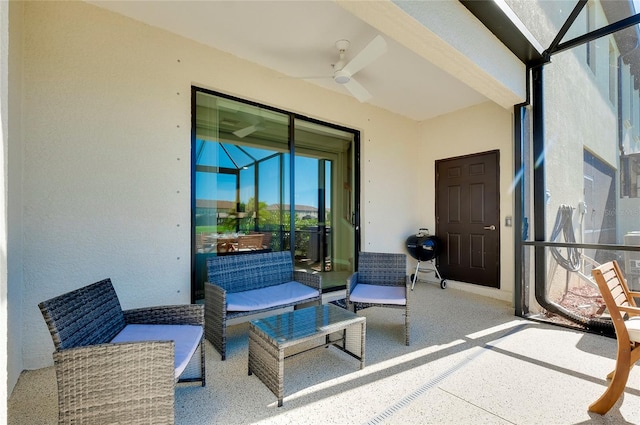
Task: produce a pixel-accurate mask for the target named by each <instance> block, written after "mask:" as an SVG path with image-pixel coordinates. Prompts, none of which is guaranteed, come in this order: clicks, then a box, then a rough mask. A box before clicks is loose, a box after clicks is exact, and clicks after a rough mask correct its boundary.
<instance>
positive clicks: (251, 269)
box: [207, 251, 293, 292]
mask: <svg viewBox="0 0 640 425" xmlns="http://www.w3.org/2000/svg"><path fill="white" fill-rule="evenodd" d="M207 279H208V282H210V283H215V284H216V285H219V286H221V287H222V288H224V289H225V290H226V291H227V292H241V291H247V290H250V289H259V288H265V287H267V286H273V285H278V284H280V283H285V282H290V281H292V280H293V259H292V257H291V253H290V252H289V251H279V252H266V253H261V254H241V255H224V256H217V257H209V258H207Z"/></svg>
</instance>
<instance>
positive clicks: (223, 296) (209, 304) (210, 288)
mask: <svg viewBox="0 0 640 425" xmlns="http://www.w3.org/2000/svg"><path fill="white" fill-rule="evenodd" d="M204 298H205V309H206V310H207V313H205V314H209V312H208V310H210V309H211V308H213V309H214V310H216V311H220V313H222V312H223V311H226V308H227V291H226V290H225V289H224V288H223V287H222V286H220V285H216V284H215V283H211V282H205V283H204Z"/></svg>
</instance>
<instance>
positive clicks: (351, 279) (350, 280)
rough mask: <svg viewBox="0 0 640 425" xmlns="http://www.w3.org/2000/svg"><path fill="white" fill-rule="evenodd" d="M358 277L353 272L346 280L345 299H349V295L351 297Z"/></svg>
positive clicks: (356, 273)
mask: <svg viewBox="0 0 640 425" xmlns="http://www.w3.org/2000/svg"><path fill="white" fill-rule="evenodd" d="M358 276H359V274H358V272H355V273H353V274H351V276H349V277H348V278H347V298H349V295H351V293H352V292H353V290H354V288H355V287H356V285H357V284H358Z"/></svg>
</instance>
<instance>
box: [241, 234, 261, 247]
mask: <svg viewBox="0 0 640 425" xmlns="http://www.w3.org/2000/svg"><path fill="white" fill-rule="evenodd" d="M262 237H263V236H262V233H253V234H251V235H240V236H238V249H262Z"/></svg>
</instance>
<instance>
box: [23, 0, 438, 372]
mask: <svg viewBox="0 0 640 425" xmlns="http://www.w3.org/2000/svg"><path fill="white" fill-rule="evenodd" d="M24 8H25V19H24V22H25V40H24V49H25V50H24V109H23V111H24V112H23V120H24V123H25V126H24V134H23V145H24V238H25V248H24V312H23V335H24V350H23V352H24V367H25V368H26V369H31V368H37V367H41V366H45V365H48V364H51V351H52V349H53V345H52V343H51V338H50V337H49V335H48V332H47V330H46V327H45V324H44V321H43V319H42V317H41V315H40V312H39V311H38V308H37V303H38V302H39V301H42V300H44V299H47V298H49V297H51V296H54V295H57V294H60V293H62V292H65V291H68V290H71V289H74V288H77V287H79V286H83V285H85V284H88V283H91V282H93V281H96V280H98V279H102V278H105V277H110V278H111V279H112V280H113V282H114V285H115V287H116V291H117V292H118V295H119V297H120V299H121V302H122V304H123V306H124V307H125V308H132V307H136V306H142V305H156V304H167V303H186V302H189V285H190V282H189V278H190V262H189V255H190V236H189V226H190V198H189V189H190V87H191V85H192V84H193V85H197V86H201V87H205V88H210V89H213V90H218V91H221V92H225V93H228V94H232V95H236V96H239V97H243V98H246V99H250V100H256V101H259V102H262V103H265V104H269V105H273V106H276V107H279V108H283V109H287V110H290V111H294V112H301V113H304V114H305V115H307V116H311V117H315V118H319V119H322V120H325V121H328V122H333V123H337V124H341V125H344V126H347V127H352V128H356V129H358V130H360V131H361V132H362V133H361V136H362V158H363V159H362V182H363V187H362V203H363V214H362V230H363V240H362V246H363V248H364V249H367V250H387V251H395V252H404V249H405V248H404V240H405V238H406V236H407V235H408V234H410V233H411V232H414V231H415V229H416V228H417V227H418V226H419V224H420V222H421V213H420V212H421V211H423V210H424V209H425V208H426V207H427V205H428V204H429V202H428V200H427V199H424V198H416V197H415V191H416V189H417V185H418V184H419V182H417V181H416V179H415V178H414V176H415V170H417V169H418V167H419V165H420V164H419V158H418V157H417V156H416V155H415V152H416V149H417V146H418V140H419V137H420V136H419V125H418V124H417V123H415V122H413V121H410V120H408V119H405V118H402V117H399V116H396V115H393V114H390V113H388V112H386V111H383V110H381V109H378V108H373V107H370V106H368V105H363V104H360V103H358V102H357V101H356V100H354V99H352V98H351V97H349V96H343V95H340V94H336V93H333V92H329V91H326V90H322V89H319V88H317V87H316V86H314V85H312V84H309V83H305V82H303V81H297V80H291V79H283V78H279V75H278V74H275V73H273V72H271V71H269V70H265V69H263V68H260V67H258V66H255V65H253V64H251V63H248V62H246V61H242V60H239V59H238V58H236V57H234V56H232V55H229V54H226V53H222V52H220V51H217V50H214V49H211V48H208V47H206V46H202V45H199V44H196V43H194V42H192V41H189V40H186V39H183V38H180V37H177V36H174V35H171V34H169V33H167V32H164V31H161V30H158V29H155V28H152V27H149V26H147V25H143V24H140V23H137V22H135V21H133V20H131V19H128V18H124V17H121V16H119V15H116V14H114V13H111V12H107V11H104V10H102V9H99V8H97V7H94V6H91V5H88V4H84V3H79V2H63V3H50V2H29V3H26V4H25V7H24Z"/></svg>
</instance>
